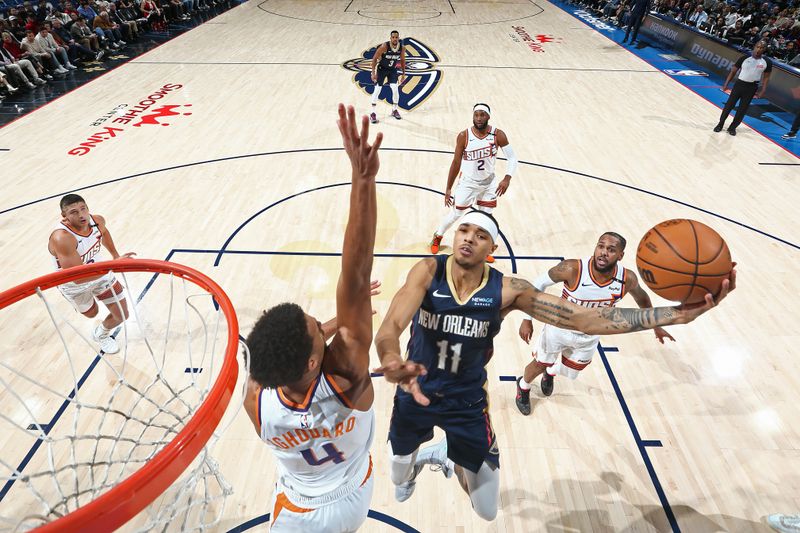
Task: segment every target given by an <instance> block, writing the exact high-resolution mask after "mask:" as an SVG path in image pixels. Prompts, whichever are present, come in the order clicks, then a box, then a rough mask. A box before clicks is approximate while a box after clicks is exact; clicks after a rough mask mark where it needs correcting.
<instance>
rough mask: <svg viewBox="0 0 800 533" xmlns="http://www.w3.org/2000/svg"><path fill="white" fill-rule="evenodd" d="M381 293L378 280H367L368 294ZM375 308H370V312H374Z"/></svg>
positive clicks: (375, 294)
mask: <svg viewBox="0 0 800 533" xmlns="http://www.w3.org/2000/svg"><path fill="white" fill-rule="evenodd" d="M380 293H381V282H380V280H377V279H373V280H372V281H370V282H369V295H370V296H377V295H379V294H380ZM376 313H377V311H376V310H374V309H373V310H372V314H373V315H374V314H376Z"/></svg>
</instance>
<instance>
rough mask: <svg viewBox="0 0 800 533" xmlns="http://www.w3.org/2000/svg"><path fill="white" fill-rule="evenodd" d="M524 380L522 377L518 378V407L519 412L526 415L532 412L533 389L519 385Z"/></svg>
mask: <svg viewBox="0 0 800 533" xmlns="http://www.w3.org/2000/svg"><path fill="white" fill-rule="evenodd" d="M520 381H522V378H521V377H520V378H518V379H517V398H516V403H517V409H519V412H520V413H522V414H523V415H525V416H528V415H529V414H531V390H530V389H528V390H525V389H523V388H522V387H520V386H519V382H520Z"/></svg>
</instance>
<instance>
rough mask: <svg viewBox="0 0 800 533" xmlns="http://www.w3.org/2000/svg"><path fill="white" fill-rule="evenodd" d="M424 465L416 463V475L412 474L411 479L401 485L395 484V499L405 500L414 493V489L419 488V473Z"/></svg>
mask: <svg viewBox="0 0 800 533" xmlns="http://www.w3.org/2000/svg"><path fill="white" fill-rule="evenodd" d="M422 466H423V465H420V464H415V465H414V475H413V476H411V479H409V480H408V481H406V482H405V483H401V484H400V485H395V486H394V499H395V500H397V501H398V502H404V501H406V500H407V499H409V498H410V497H411V495H412V494H414V489H415V488H417V482H416V479H417V474H419V473H420V471H421V470H422Z"/></svg>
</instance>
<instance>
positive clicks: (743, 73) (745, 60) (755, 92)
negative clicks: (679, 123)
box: [714, 41, 772, 135]
mask: <svg viewBox="0 0 800 533" xmlns="http://www.w3.org/2000/svg"><path fill="white" fill-rule="evenodd" d="M766 49H767V43H766V42H764V41H759V42H758V43H756V45H755V47H753V52H752V54H751V55H750V56H741V57H740V58H739V60H738V61H737V62H736V63H735V64H734V65H732V66H731V70H730V72H729V73H728V77H727V78H726V79H725V83H724V84H723V85H722V90H723V91H725V90H727V89H728V85H729V84H730V82H731V80H732V79H733V78H734V76H736V75H737V73H738V77H737V79H736V82H735V83H734V84H733V88H732V89H731V94H730V96H729V97H728V101H727V102H725V107H724V108H723V109H722V114H721V115H720V117H719V124H717V125H716V126H714V131H715V132H720V131H722V128H723V127H725V120H726V119H727V118H728V115H730V113H731V111H732V110H733V107H734V106H735V105H736V102H739V107H738V108H737V109H736V116H735V117H733V122H732V123H731V125H730V127H729V128H728V133H729V134H731V135H736V128H737V127H738V126H739V124H741V123H742V120H743V119H744V116H745V114H746V113H747V108H748V107H750V101H751V100H752V99H753V96H755V97H756V98H761V97H762V96H764V92H765V91H766V90H767V84H768V83H769V77H770V75H771V73H772V61H771V60H770V59H769V58H767V57H764V52H765V51H766Z"/></svg>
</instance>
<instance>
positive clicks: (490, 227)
mask: <svg viewBox="0 0 800 533" xmlns="http://www.w3.org/2000/svg"><path fill="white" fill-rule="evenodd" d="M459 223H460V224H474V225H476V226H478V227H479V228H481V229H482V230H485V231H486V232H487V233H488V234H489V235H491V237H492V242H497V235H498V234H499V233H500V229H499V228H498V227H497V224H495V222H494V220H492V219H491V218H490V217H489V215H487V214H486V213H483V212H481V211H470V212H469V213H467V214H466V215H464V216H463V217H461V221H460V222H459Z"/></svg>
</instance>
